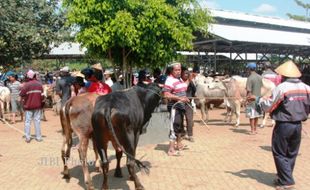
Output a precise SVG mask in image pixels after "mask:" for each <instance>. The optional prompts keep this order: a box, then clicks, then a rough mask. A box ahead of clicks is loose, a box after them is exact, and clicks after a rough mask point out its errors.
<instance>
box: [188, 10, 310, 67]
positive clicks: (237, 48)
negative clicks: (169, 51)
mask: <svg viewBox="0 0 310 190" xmlns="http://www.w3.org/2000/svg"><path fill="white" fill-rule="evenodd" d="M211 15H212V16H213V18H214V19H215V23H214V24H212V25H211V26H210V30H209V34H210V35H209V37H208V38H202V37H200V36H199V34H198V35H197V36H198V38H197V41H195V42H194V51H195V52H196V55H188V61H189V62H194V63H198V64H200V65H201V64H204V65H208V66H209V67H212V68H213V69H214V70H217V66H218V64H219V63H221V62H225V63H230V64H226V65H229V67H233V66H232V64H233V63H235V62H243V63H246V62H248V61H255V62H258V63H259V62H262V61H265V60H269V59H270V58H272V57H274V58H277V59H279V60H283V59H286V58H287V57H291V58H297V59H299V60H300V62H302V61H304V60H306V59H308V60H309V58H310V23H308V22H301V21H295V20H287V19H280V18H273V17H264V16H257V15H250V14H245V13H240V12H232V11H223V10H211ZM183 54H184V53H183ZM191 54H192V53H191Z"/></svg>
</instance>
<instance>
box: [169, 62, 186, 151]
mask: <svg viewBox="0 0 310 190" xmlns="http://www.w3.org/2000/svg"><path fill="white" fill-rule="evenodd" d="M171 67H172V72H171V74H170V75H169V76H168V77H167V80H166V82H165V85H164V88H163V93H164V96H165V98H167V99H168V111H169V112H170V119H171V125H170V134H169V139H170V144H169V150H168V155H169V156H178V155H180V154H179V152H178V151H176V150H175V143H176V148H177V149H179V150H181V149H183V148H184V145H182V144H181V133H182V132H183V130H184V127H183V118H184V114H185V104H186V103H189V99H188V98H187V97H186V90H187V84H186V83H185V82H183V81H182V80H181V79H180V77H181V64H180V63H173V64H172V65H171Z"/></svg>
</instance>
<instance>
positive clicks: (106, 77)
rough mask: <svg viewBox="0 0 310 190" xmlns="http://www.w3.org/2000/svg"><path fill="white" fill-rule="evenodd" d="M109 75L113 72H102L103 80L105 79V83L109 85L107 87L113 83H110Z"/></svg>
mask: <svg viewBox="0 0 310 190" xmlns="http://www.w3.org/2000/svg"><path fill="white" fill-rule="evenodd" d="M111 75H113V72H111V71H109V70H106V71H105V72H104V79H105V81H104V82H105V83H106V84H107V85H109V87H111V86H112V85H113V81H112V78H111Z"/></svg>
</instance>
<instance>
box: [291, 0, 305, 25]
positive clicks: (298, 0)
mask: <svg viewBox="0 0 310 190" xmlns="http://www.w3.org/2000/svg"><path fill="white" fill-rule="evenodd" d="M295 2H296V4H297V5H298V6H300V7H302V8H304V9H305V11H306V14H305V16H301V15H293V14H290V13H287V14H286V15H287V16H288V17H289V18H291V19H294V20H300V21H306V22H309V21H310V18H309V9H310V4H309V3H304V2H302V1H300V0H295Z"/></svg>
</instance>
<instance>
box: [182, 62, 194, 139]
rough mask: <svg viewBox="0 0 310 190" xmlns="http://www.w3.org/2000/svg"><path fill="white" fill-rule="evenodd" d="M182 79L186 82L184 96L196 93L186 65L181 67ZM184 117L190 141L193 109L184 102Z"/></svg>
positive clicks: (191, 95)
mask: <svg viewBox="0 0 310 190" xmlns="http://www.w3.org/2000/svg"><path fill="white" fill-rule="evenodd" d="M181 78H182V81H183V82H185V83H186V84H187V90H186V96H187V97H194V96H195V93H196V87H195V85H194V83H193V81H191V79H190V73H189V71H188V70H187V68H186V67H182V73H181ZM185 119H186V132H187V136H188V138H187V139H188V140H189V141H190V142H194V137H193V125H194V111H193V107H192V105H190V104H185Z"/></svg>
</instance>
